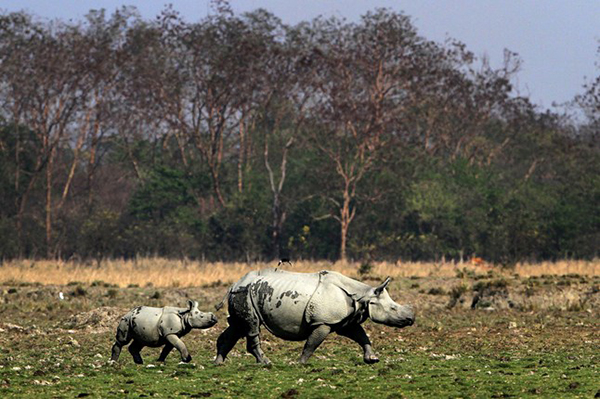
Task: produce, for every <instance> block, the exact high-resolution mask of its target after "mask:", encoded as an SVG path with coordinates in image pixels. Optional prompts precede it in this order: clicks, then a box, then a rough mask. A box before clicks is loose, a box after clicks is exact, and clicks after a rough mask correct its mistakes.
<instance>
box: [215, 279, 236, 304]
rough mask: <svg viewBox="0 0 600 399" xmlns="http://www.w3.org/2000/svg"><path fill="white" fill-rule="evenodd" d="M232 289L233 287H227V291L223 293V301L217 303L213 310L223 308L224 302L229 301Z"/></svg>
mask: <svg viewBox="0 0 600 399" xmlns="http://www.w3.org/2000/svg"><path fill="white" fill-rule="evenodd" d="M232 288H233V285H232V286H230V287H229V289H228V290H227V292H226V293H225V296H223V299H221V302H219V303H217V304H216V305H215V309H216V310H221V308H222V307H223V305H224V304H225V301H226V300H228V299H229V296H230V295H231V289H232Z"/></svg>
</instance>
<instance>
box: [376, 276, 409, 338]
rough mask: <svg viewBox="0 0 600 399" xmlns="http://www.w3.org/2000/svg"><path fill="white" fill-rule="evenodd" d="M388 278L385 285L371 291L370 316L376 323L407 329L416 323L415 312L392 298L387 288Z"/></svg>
mask: <svg viewBox="0 0 600 399" xmlns="http://www.w3.org/2000/svg"><path fill="white" fill-rule="evenodd" d="M390 281H391V278H389V277H388V278H387V279H386V280H385V281H384V282H383V284H381V285H380V286H378V287H375V288H373V289H371V290H370V292H369V294H368V300H369V305H368V306H369V316H370V318H371V320H373V321H374V322H376V323H381V324H385V325H386V326H390V327H399V328H402V327H406V326H410V325H412V324H413V323H414V322H415V312H414V311H413V308H412V307H411V306H405V305H399V304H397V303H396V302H394V300H393V299H392V298H391V297H390V295H389V294H388V292H387V290H386V289H385V287H387V285H388V284H389V283H390Z"/></svg>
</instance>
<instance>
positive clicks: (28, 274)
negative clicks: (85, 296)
mask: <svg viewBox="0 0 600 399" xmlns="http://www.w3.org/2000/svg"><path fill="white" fill-rule="evenodd" d="M273 266H275V263H253V264H247V263H222V262H216V263H207V262H199V261H186V260H169V259H161V258H144V259H137V260H107V261H103V262H101V263H100V264H97V263H95V262H93V263H92V262H90V263H87V264H86V263H77V262H63V261H51V260H41V261H32V260H16V261H10V262H5V263H4V264H3V265H2V266H0V284H2V283H15V282H21V283H42V284H56V285H64V284H68V283H73V282H81V283H84V284H90V283H92V282H94V281H103V282H106V283H110V284H116V285H118V286H120V287H126V286H128V285H132V284H135V285H139V286H145V285H148V284H150V283H151V284H152V285H154V286H156V287H193V286H201V285H205V284H211V283H215V282H217V281H221V282H223V283H231V282H233V281H236V280H237V279H239V278H240V277H242V276H243V275H244V274H246V273H248V272H249V271H252V270H259V269H264V268H267V267H273ZM359 267H360V264H359V263H342V262H337V263H331V262H324V261H323V262H311V261H299V262H296V263H294V265H293V266H292V267H290V266H289V265H284V267H283V268H284V269H287V270H292V271H298V272H314V271H319V270H324V269H327V270H334V271H338V272H341V273H343V274H345V275H348V276H357V275H358V269H359ZM490 270H494V271H495V272H497V273H517V274H519V275H521V276H523V277H528V276H539V275H543V274H548V275H564V274H580V275H593V276H597V275H600V261H594V262H586V261H560V262H543V263H536V264H518V265H516V267H515V268H514V269H512V270H509V271H505V270H501V269H500V268H498V267H493V266H490V265H486V264H477V265H473V264H470V263H458V264H455V263H451V262H445V263H424V262H423V263H420V262H397V263H390V262H379V263H373V267H372V269H371V271H370V274H371V275H374V276H380V277H384V276H391V277H411V276H419V277H429V276H431V277H454V276H456V275H457V273H458V272H459V271H470V272H473V273H476V274H485V273H487V272H488V271H490Z"/></svg>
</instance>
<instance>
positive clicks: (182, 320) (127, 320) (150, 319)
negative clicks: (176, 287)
mask: <svg viewBox="0 0 600 399" xmlns="http://www.w3.org/2000/svg"><path fill="white" fill-rule="evenodd" d="M216 323H217V318H216V317H215V315H214V314H212V313H205V312H201V311H200V310H198V302H196V301H188V307H187V308H177V307H172V306H165V307H164V308H153V307H149V306H138V307H137V308H134V309H132V310H130V311H129V312H128V313H127V314H125V315H124V316H123V317H122V318H121V321H120V322H119V326H118V327H117V335H116V339H115V343H114V345H113V347H112V356H111V360H112V361H117V360H118V359H119V355H120V354H121V348H122V347H123V346H125V345H127V344H128V343H129V342H131V341H132V340H133V343H132V344H131V345H129V353H131V356H133V361H134V362H135V363H137V364H143V363H144V361H143V360H142V356H141V355H140V351H141V350H142V348H144V347H145V346H149V347H151V348H157V347H160V346H163V345H164V348H163V350H162V352H161V353H160V356H159V358H158V361H159V362H164V361H165V359H166V358H167V356H168V355H169V353H170V352H171V350H172V349H173V348H177V350H178V351H179V353H181V360H182V361H183V362H186V363H187V362H189V361H191V360H192V357H191V356H190V353H189V352H188V350H187V348H186V346H185V344H184V343H183V341H182V340H181V338H182V337H183V336H184V335H186V334H187V333H189V332H190V331H191V330H192V329H194V328H210V327H212V326H214V325H215V324H216Z"/></svg>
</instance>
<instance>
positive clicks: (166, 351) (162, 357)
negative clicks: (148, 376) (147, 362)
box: [157, 342, 174, 362]
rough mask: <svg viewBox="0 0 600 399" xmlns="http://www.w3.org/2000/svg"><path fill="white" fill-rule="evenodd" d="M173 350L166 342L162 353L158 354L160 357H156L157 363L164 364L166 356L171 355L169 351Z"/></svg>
mask: <svg viewBox="0 0 600 399" xmlns="http://www.w3.org/2000/svg"><path fill="white" fill-rule="evenodd" d="M173 348H174V346H173V345H171V343H170V342H167V343H166V344H165V346H164V348H163V349H162V351H161V352H160V356H159V357H158V359H157V361H158V362H164V361H165V359H166V358H167V356H169V353H171V351H172V350H173Z"/></svg>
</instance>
